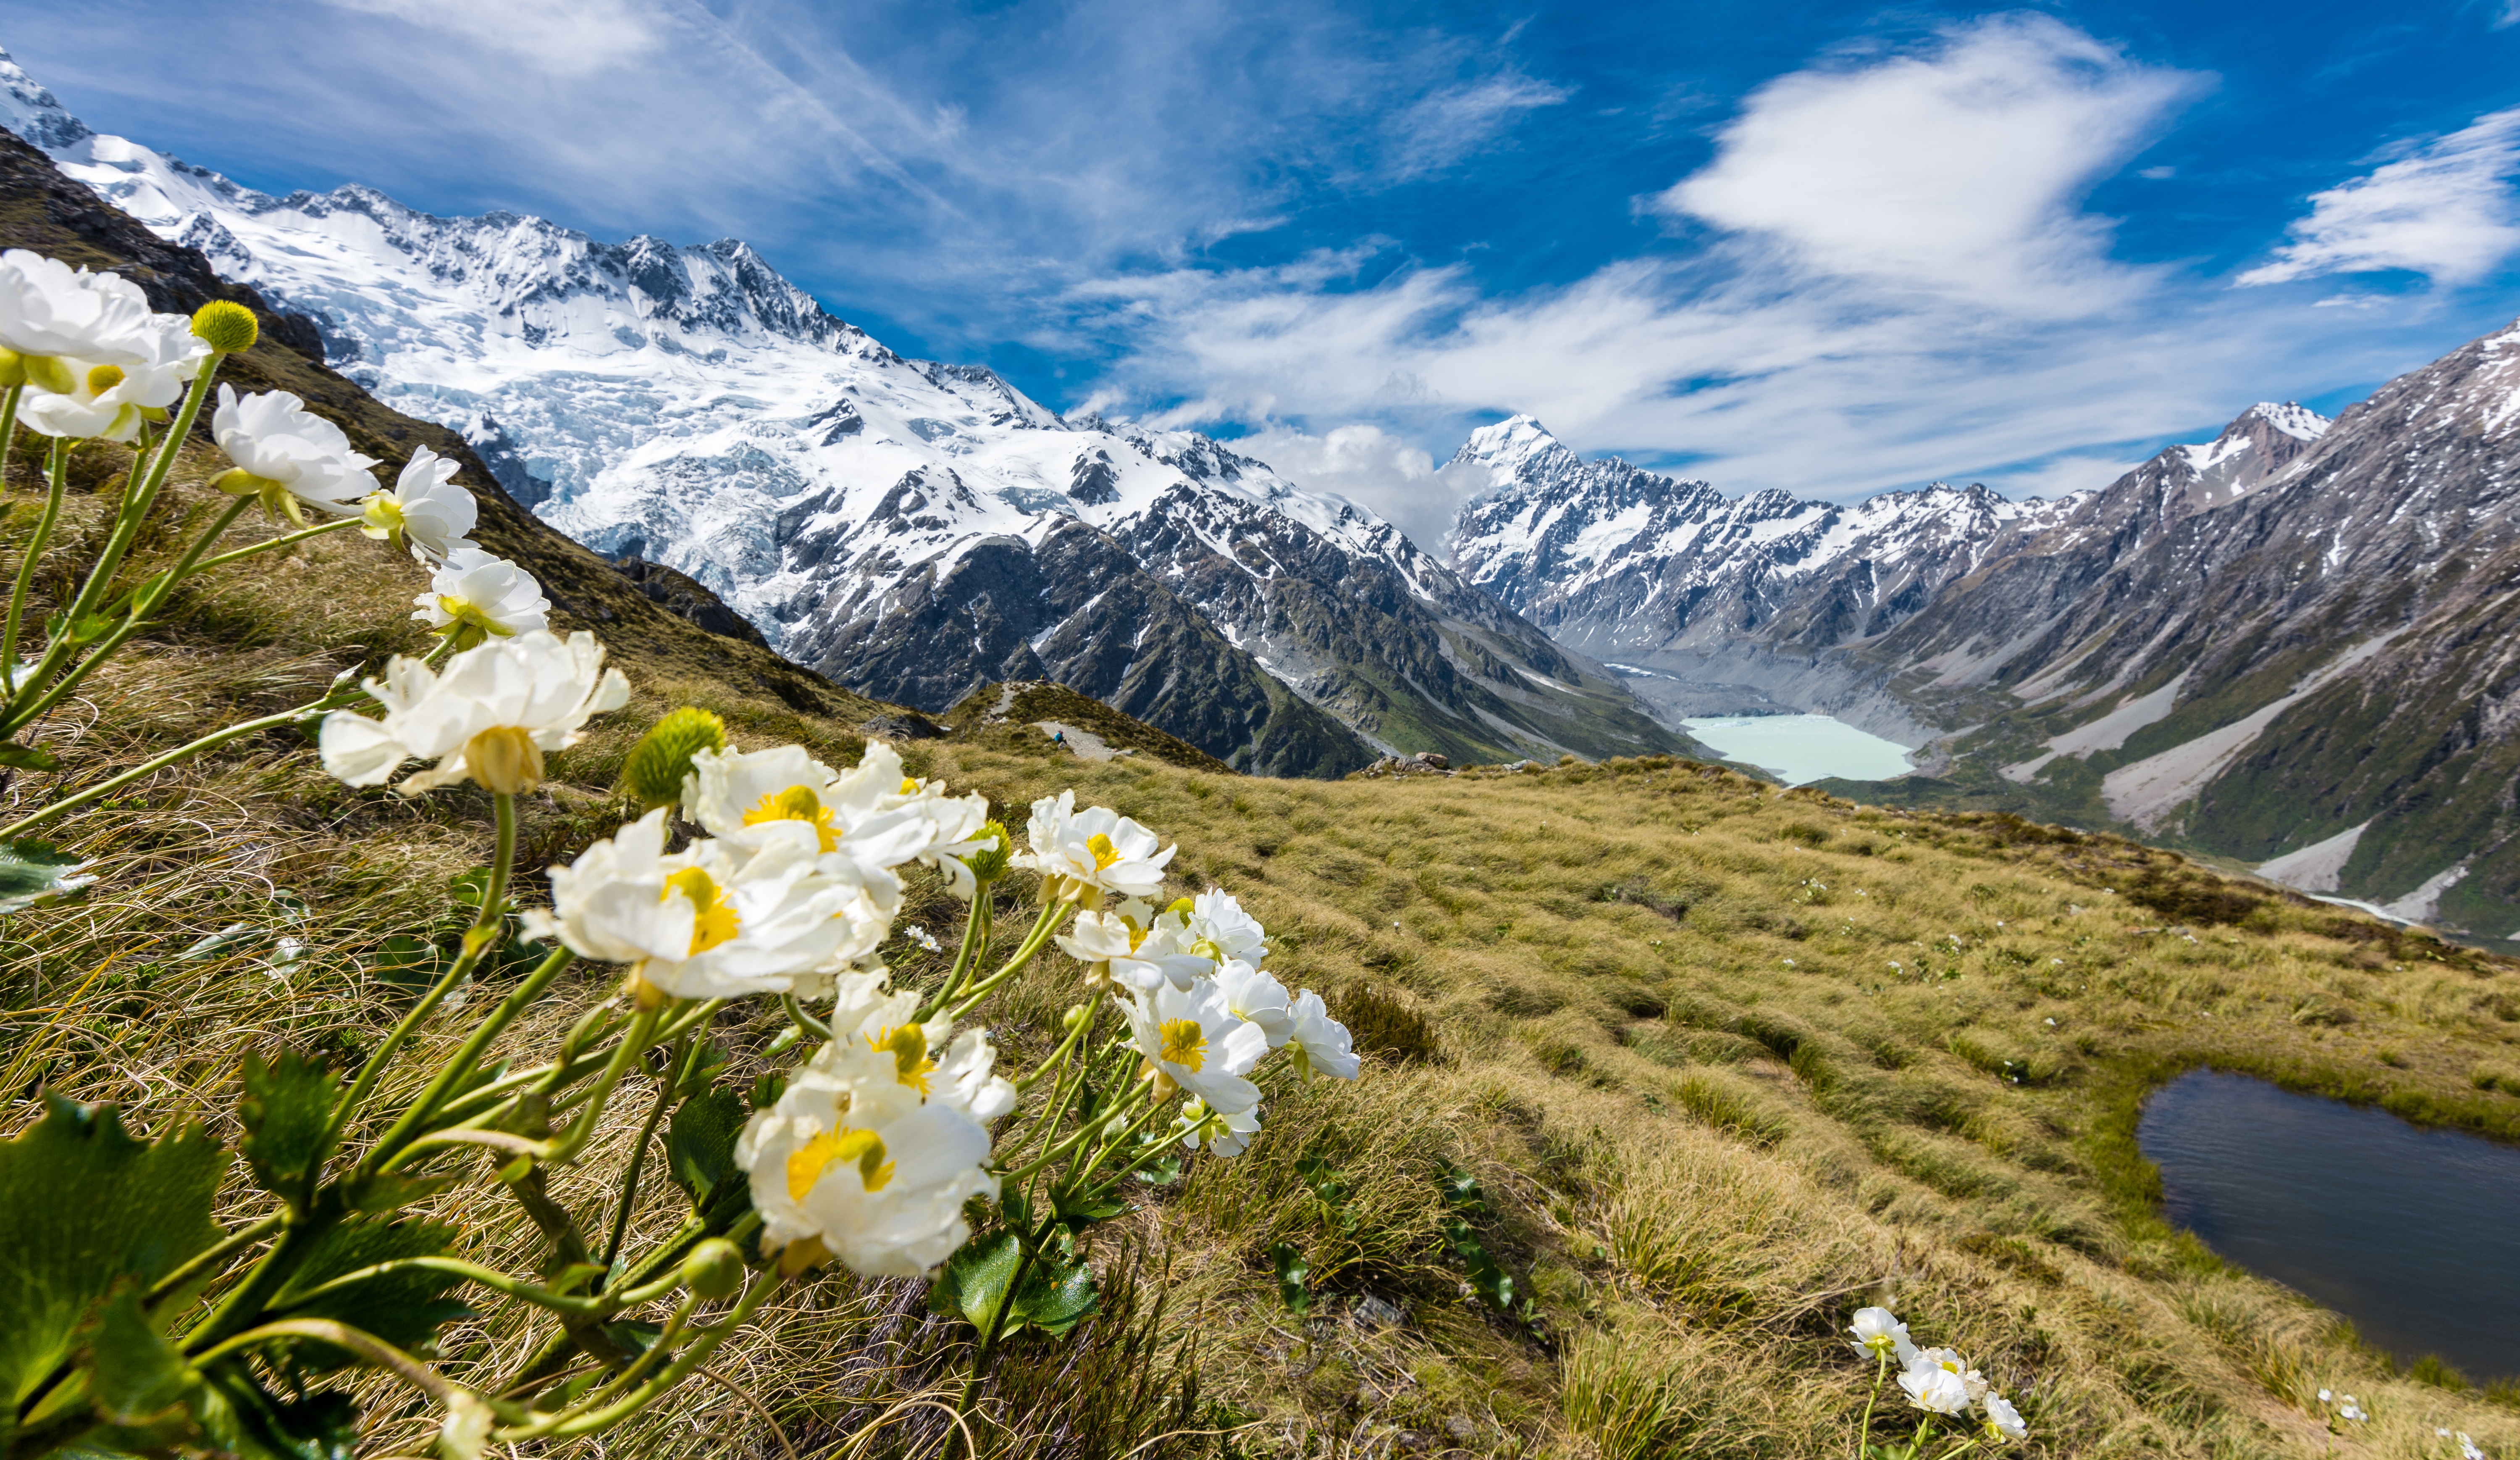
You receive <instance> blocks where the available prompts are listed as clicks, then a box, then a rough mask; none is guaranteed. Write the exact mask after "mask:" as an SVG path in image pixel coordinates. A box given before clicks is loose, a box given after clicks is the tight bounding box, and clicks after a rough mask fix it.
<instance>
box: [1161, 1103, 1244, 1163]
mask: <svg viewBox="0 0 2520 1460" xmlns="http://www.w3.org/2000/svg"><path fill="white" fill-rule="evenodd" d="M1173 1131H1174V1133H1175V1134H1176V1135H1177V1136H1179V1137H1180V1139H1181V1143H1182V1145H1183V1146H1185V1147H1187V1148H1188V1149H1190V1150H1193V1151H1196V1150H1197V1149H1199V1148H1200V1147H1201V1146H1205V1147H1206V1148H1207V1152H1208V1154H1209V1155H1211V1156H1239V1155H1241V1154H1242V1153H1243V1152H1245V1151H1248V1150H1250V1149H1251V1138H1252V1137H1253V1136H1255V1135H1258V1134H1259V1133H1260V1109H1259V1107H1257V1106H1254V1107H1252V1108H1251V1109H1250V1110H1247V1111H1237V1112H1235V1113H1234V1114H1232V1115H1226V1114H1223V1113H1221V1112H1218V1111H1214V1110H1210V1109H1209V1108H1208V1105H1207V1102H1206V1101H1204V1100H1189V1101H1185V1102H1184V1103H1183V1105H1182V1113H1181V1119H1179V1120H1178V1121H1176V1122H1174V1124H1173Z"/></svg>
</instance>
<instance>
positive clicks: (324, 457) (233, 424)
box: [210, 386, 377, 522]
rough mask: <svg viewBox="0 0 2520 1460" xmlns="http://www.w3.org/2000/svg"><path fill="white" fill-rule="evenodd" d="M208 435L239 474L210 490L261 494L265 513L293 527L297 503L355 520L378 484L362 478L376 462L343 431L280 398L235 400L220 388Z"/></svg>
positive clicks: (272, 394)
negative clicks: (283, 517)
mask: <svg viewBox="0 0 2520 1460" xmlns="http://www.w3.org/2000/svg"><path fill="white" fill-rule="evenodd" d="M210 433H211V434H212V435H213V436H214V437H215V438H216V439H217V440H218V443H219V449H220V450H221V451H224V452H226V453H227V457H228V460H230V461H232V462H235V463H236V466H237V469H236V470H235V471H233V472H227V473H223V474H221V475H220V476H219V477H218V478H216V479H214V482H213V484H215V485H216V486H217V487H218V488H219V490H221V491H224V492H227V493H229V494H231V495H233V496H247V495H251V494H255V493H259V494H260V495H261V497H262V500H263V505H264V506H266V507H269V508H272V509H274V510H276V511H281V512H286V513H287V514H288V515H289V518H290V520H291V521H293V522H302V521H304V519H303V518H301V517H300V516H299V515H298V512H297V504H298V503H300V502H304V503H308V504H310V505H312V506H314V507H316V508H318V509H320V510H322V511H325V512H329V513H331V514H332V515H334V516H335V517H355V516H357V515H358V513H359V510H360V509H359V505H358V502H359V499H360V498H362V497H365V496H366V495H367V494H368V493H370V492H372V491H375V490H376V489H377V479H376V478H374V477H371V476H369V475H368V468H370V467H373V466H375V465H376V461H375V459H374V458H373V457H366V456H361V455H360V454H359V453H358V452H356V451H353V450H351V449H350V438H349V437H348V436H346V435H343V434H342V433H341V428H339V427H337V426H336V425H334V424H333V423H332V422H330V421H327V420H325V419H324V418H323V417H321V416H315V415H309V414H308V413H307V410H306V402H304V401H302V400H300V399H298V398H297V397H296V396H294V395H292V394H290V393H289V392H288V391H286V390H262V391H257V392H255V393H254V394H251V395H247V396H243V397H240V396H238V394H237V392H236V388H235V387H234V386H221V387H219V408H218V411H217V412H216V413H215V414H214V415H212V416H211V418H210Z"/></svg>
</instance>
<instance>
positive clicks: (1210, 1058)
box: [1115, 980, 1269, 1115]
mask: <svg viewBox="0 0 2520 1460" xmlns="http://www.w3.org/2000/svg"><path fill="white" fill-rule="evenodd" d="M1115 1002H1116V1000H1115ZM1120 1008H1121V1012H1122V1013H1124V1014H1125V1015H1127V1016H1128V1020H1129V1031H1130V1033H1131V1034H1133V1035H1134V1036H1136V1039H1137V1043H1138V1053H1139V1054H1140V1055H1142V1056H1144V1057H1145V1059H1146V1063H1147V1066H1148V1068H1149V1069H1151V1070H1153V1071H1155V1072H1157V1073H1159V1074H1161V1075H1164V1076H1166V1077H1167V1078H1169V1079H1170V1080H1171V1081H1172V1082H1173V1083H1175V1084H1177V1085H1179V1086H1181V1087H1182V1088H1183V1089H1186V1090H1188V1091H1190V1092H1191V1093H1192V1094H1193V1095H1195V1096H1197V1097H1198V1098H1199V1099H1201V1100H1203V1101H1205V1102H1207V1108H1208V1109H1209V1110H1212V1111H1219V1112H1223V1113H1226V1114H1230V1115H1239V1114H1241V1113H1242V1112H1244V1111H1247V1110H1249V1109H1251V1108H1252V1107H1253V1106H1255V1105H1258V1104H1259V1103H1260V1087H1259V1086H1258V1085H1255V1084H1253V1083H1251V1081H1249V1080H1247V1079H1244V1078H1243V1076H1244V1075H1245V1074H1248V1073H1249V1072H1251V1067H1252V1066H1254V1065H1257V1064H1259V1063H1260V1057H1261V1056H1263V1055H1265V1054H1267V1053H1268V1052H1269V1036H1268V1035H1266V1034H1264V1033H1262V1032H1261V1031H1260V1027H1259V1026H1257V1025H1254V1024H1247V1023H1245V1022H1243V1021H1242V1020H1239V1019H1237V1018H1235V1017H1234V1013H1233V1011H1232V1010H1230V1009H1228V1008H1226V1007H1225V995H1224V994H1223V993H1222V992H1221V991H1220V990H1219V989H1218V988H1217V986H1216V985H1215V984H1214V983H1210V982H1207V981H1204V980H1202V981H1199V982H1197V983H1194V984H1193V985H1192V986H1191V987H1190V988H1188V989H1180V988H1175V987H1173V986H1172V985H1171V984H1170V983H1160V984H1157V985H1156V986H1155V987H1154V988H1152V989H1140V990H1139V991H1138V995H1137V997H1136V998H1135V999H1133V1000H1131V1001H1129V1002H1127V1003H1124V1004H1121V1005H1120ZM1159 1088H1160V1086H1159Z"/></svg>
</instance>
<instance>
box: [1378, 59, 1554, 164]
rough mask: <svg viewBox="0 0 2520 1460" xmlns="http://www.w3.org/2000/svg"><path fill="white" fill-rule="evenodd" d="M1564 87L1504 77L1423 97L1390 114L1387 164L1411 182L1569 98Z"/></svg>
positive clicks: (1470, 83) (1466, 154) (1460, 158)
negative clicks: (1522, 119)
mask: <svg viewBox="0 0 2520 1460" xmlns="http://www.w3.org/2000/svg"><path fill="white" fill-rule="evenodd" d="M1567 95H1568V93H1567V92H1566V90H1565V89H1564V88H1563V87H1558V86H1553V85H1551V84H1549V83H1548V82H1546V81H1535V80H1533V79H1532V78H1530V77H1529V76H1518V75H1500V76H1490V77H1487V78H1485V79H1483V80H1478V81H1471V82H1466V83H1464V84H1463V85H1459V86H1448V87H1445V88H1444V89H1442V90H1440V91H1436V92H1432V93H1429V94H1428V95H1426V96H1423V97H1420V98H1419V99H1418V101H1417V102H1416V103H1414V104H1412V105H1411V106H1409V107H1407V108H1405V109H1403V110H1402V111H1401V112H1400V113H1399V114H1396V115H1394V116H1393V117H1392V118H1391V121H1390V122H1389V124H1388V125H1387V127H1386V131H1387V132H1388V133H1389V135H1390V137H1391V150H1390V154H1389V156H1388V157H1387V158H1386V159H1385V160H1384V168H1385V170H1386V172H1387V173H1388V175H1389V176H1390V177H1391V178H1392V180H1393V181H1397V182H1406V181H1409V180H1412V179H1415V178H1419V177H1424V176H1427V175H1428V174H1430V173H1434V172H1439V171H1441V170H1443V169H1444V168H1446V167H1449V166H1452V165H1453V164H1455V163H1457V162H1459V161H1461V160H1463V159H1464V158H1466V157H1469V156H1470V155H1471V154H1473V153H1475V152H1477V151H1479V150H1480V149H1482V148H1484V147H1486V146H1488V145H1489V144H1490V143H1491V142H1493V141H1494V140H1495V139H1496V138H1497V137H1498V136H1500V135H1501V134H1503V133H1504V132H1505V131H1506V130H1507V129H1508V128H1509V127H1511V126H1512V125H1513V123H1514V121H1515V119H1516V118H1517V117H1519V116H1521V115H1522V114H1524V113H1526V112H1533V111H1537V110H1539V109H1540V108H1542V107H1554V106H1557V105H1559V104H1560V103H1562V102H1564V101H1565V100H1566V98H1567Z"/></svg>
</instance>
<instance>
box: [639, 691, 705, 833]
mask: <svg viewBox="0 0 2520 1460" xmlns="http://www.w3.org/2000/svg"><path fill="white" fill-rule="evenodd" d="M725 749H726V722H725V721H724V720H721V719H719V718H718V717H717V716H716V715H713V714H711V713H709V712H708V711H707V710H705V709H697V708H694V707H691V706H689V705H686V706H684V707H682V708H680V709H677V710H675V711H674V712H673V713H671V714H669V715H666V716H665V717H664V718H663V719H661V720H658V721H657V722H656V723H655V725H654V726H653V727H652V728H651V729H650V730H649V731H648V733H647V734H646V735H644V736H642V737H640V739H639V743H638V744H637V745H635V746H632V747H631V748H630V756H629V758H628V759H626V760H624V761H622V762H621V787H620V789H621V791H622V793H623V794H624V795H626V796H628V797H630V798H632V799H634V800H636V801H638V802H639V804H640V805H642V806H645V807H647V808H648V809H649V810H654V809H655V808H656V807H658V806H665V805H671V804H673V803H674V802H675V801H678V800H681V799H682V798H683V780H684V778H685V777H687V776H689V775H690V774H691V773H692V757H693V756H694V755H697V754H698V753H700V752H702V751H723V750H725Z"/></svg>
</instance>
